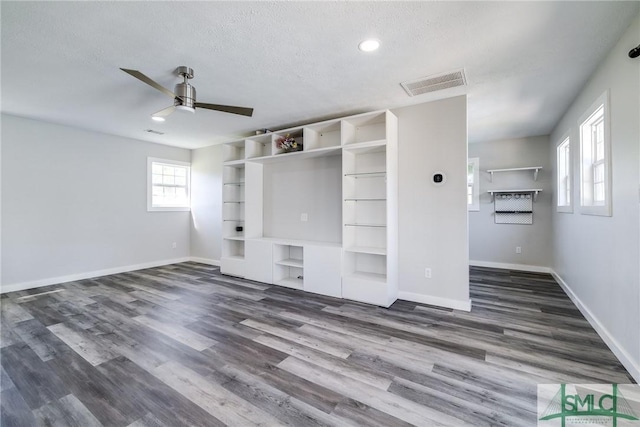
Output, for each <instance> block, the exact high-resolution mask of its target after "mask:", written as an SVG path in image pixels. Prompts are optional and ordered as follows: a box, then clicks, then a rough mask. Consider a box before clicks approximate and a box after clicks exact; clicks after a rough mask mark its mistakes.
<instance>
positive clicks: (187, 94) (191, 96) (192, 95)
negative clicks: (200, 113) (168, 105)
mask: <svg viewBox="0 0 640 427" xmlns="http://www.w3.org/2000/svg"><path fill="white" fill-rule="evenodd" d="M173 93H175V94H176V97H175V99H174V100H173V105H175V106H176V107H187V108H190V109H195V103H196V88H195V87H193V86H191V85H190V84H189V83H178V84H177V85H176V87H175V89H174V90H173Z"/></svg>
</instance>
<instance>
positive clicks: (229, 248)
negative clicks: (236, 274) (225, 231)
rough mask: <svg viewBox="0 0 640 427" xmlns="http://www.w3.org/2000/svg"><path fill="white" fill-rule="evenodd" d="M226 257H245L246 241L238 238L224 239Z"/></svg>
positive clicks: (223, 248)
mask: <svg viewBox="0 0 640 427" xmlns="http://www.w3.org/2000/svg"><path fill="white" fill-rule="evenodd" d="M222 243H223V247H222V250H223V252H224V255H223V257H224V258H235V259H244V241H242V240H237V239H227V238H223V239H222Z"/></svg>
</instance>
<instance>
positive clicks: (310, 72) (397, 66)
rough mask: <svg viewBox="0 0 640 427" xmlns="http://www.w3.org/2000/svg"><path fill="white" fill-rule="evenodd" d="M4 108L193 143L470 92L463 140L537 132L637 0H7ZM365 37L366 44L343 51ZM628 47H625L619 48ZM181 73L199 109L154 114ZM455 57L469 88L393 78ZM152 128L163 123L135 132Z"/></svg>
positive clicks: (545, 129) (444, 66) (547, 126)
mask: <svg viewBox="0 0 640 427" xmlns="http://www.w3.org/2000/svg"><path fill="white" fill-rule="evenodd" d="M0 7H1V19H2V33H1V35H2V46H1V47H2V50H1V61H2V80H1V82H2V88H1V89H2V92H1V103H2V107H1V108H2V112H4V113H7V114H13V115H18V116H24V117H29V118H34V119H38V120H44V121H48V122H53V123H60V124H64V125H69V126H75V127H78V128H85V129H90V130H95V131H99V132H105V133H110V134H115V135H122V136H126V137H130V138H136V139H141V140H147V141H152V142H159V143H163V144H170V145H176V146H182V147H187V148H197V147H202V146H206V145H211V144H213V143H219V142H222V141H224V140H229V139H232V138H235V137H236V136H240V135H249V134H251V133H253V131H254V130H256V129H260V128H271V129H274V128H282V127H284V126H287V125H292V124H297V123H304V122H309V121H316V120H318V119H323V118H329V117H339V116H342V115H345V114H350V113H355V112H362V111H368V110H373V109H381V108H388V107H396V106H403V105H410V104H415V103H421V102H425V101H429V100H433V99H439V98H443V97H450V96H455V95H459V94H464V93H466V94H468V97H469V98H468V99H469V112H468V121H469V140H470V142H477V141H486V140H493V139H503V138H514V137H522V136H530V135H542V134H548V133H549V132H550V131H551V130H552V127H553V126H554V125H555V124H556V122H557V121H558V120H559V118H560V115H561V114H562V113H563V112H564V111H565V109H566V108H567V107H568V105H569V104H570V102H571V101H572V100H573V98H574V97H575V96H576V94H577V93H578V91H579V90H580V88H581V87H582V86H583V85H584V83H585V82H586V79H587V78H588V76H589V75H590V74H591V73H592V72H593V70H594V69H595V67H596V66H597V64H598V63H599V62H600V61H601V60H602V59H603V58H604V56H605V55H606V53H607V51H608V49H609V48H610V47H611V46H613V44H614V43H615V42H616V41H617V40H618V38H619V37H620V36H621V34H622V32H623V31H624V30H625V29H626V27H627V26H628V25H629V23H630V22H631V20H632V19H633V17H634V16H635V15H636V14H637V13H638V10H639V8H638V2H612V1H606V2H6V1H3V2H2V3H1V6H0ZM366 37H375V38H378V39H379V40H381V47H380V49H379V50H378V51H377V52H375V53H372V54H365V53H362V52H360V51H359V50H358V49H357V45H358V42H360V41H361V40H362V39H364V38H366ZM631 47H633V46H630V48H631ZM179 65H187V66H189V67H192V68H193V69H194V70H195V78H194V79H193V80H192V81H191V83H192V84H193V85H194V86H195V87H196V88H197V94H198V101H199V102H209V103H218V104H231V105H239V106H247V107H254V108H255V112H254V116H253V117H252V118H247V117H241V116H235V115H232V114H224V113H219V112H214V111H207V110H198V111H196V113H195V114H189V113H185V112H176V113H174V114H173V115H172V116H170V117H169V118H168V119H167V121H166V122H165V123H161V124H158V123H155V122H152V121H151V120H150V114H151V113H153V112H155V111H158V110H160V109H162V108H164V107H166V106H169V105H171V103H172V100H171V99H170V98H169V97H167V96H166V95H163V94H162V93H160V92H157V91H155V90H154V89H152V88H150V87H148V86H146V85H144V84H143V83H141V82H139V81H137V80H135V79H134V78H132V77H131V76H129V75H127V74H125V73H124V72H122V71H120V70H119V68H120V67H123V68H131V69H136V70H140V71H142V72H143V73H145V74H147V75H148V76H149V77H151V78H153V79H155V80H157V81H158V82H159V83H161V84H162V85H164V86H165V87H167V88H169V89H173V86H174V85H175V83H177V82H178V80H179V79H178V77H176V76H175V75H174V74H172V73H173V71H174V70H175V68H176V67H177V66H179ZM459 68H464V70H465V73H466V76H467V80H468V86H467V87H464V88H453V89H447V90H444V91H441V92H436V93H432V94H425V95H420V96H416V97H413V98H410V97H408V96H407V94H406V93H405V92H404V90H403V89H402V87H401V86H400V84H399V83H400V82H403V81H407V80H415V79H417V78H420V77H424V76H429V75H432V74H437V73H441V72H447V71H453V70H456V69H459ZM145 129H156V130H159V131H162V132H165V135H161V136H158V135H153V134H148V133H145V132H144V130H145Z"/></svg>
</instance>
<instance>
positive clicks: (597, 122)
mask: <svg viewBox="0 0 640 427" xmlns="http://www.w3.org/2000/svg"><path fill="white" fill-rule="evenodd" d="M608 95H609V92H608V91H607V92H605V93H603V94H602V95H601V96H600V97H599V98H598V99H597V100H596V102H595V103H594V104H593V105H592V106H591V108H589V110H588V111H587V112H586V113H585V114H584V115H583V116H582V118H581V119H580V206H581V209H580V213H583V214H587V215H604V216H611V142H610V137H609V105H608V98H609V96H608Z"/></svg>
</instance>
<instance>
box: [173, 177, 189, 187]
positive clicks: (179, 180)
mask: <svg viewBox="0 0 640 427" xmlns="http://www.w3.org/2000/svg"><path fill="white" fill-rule="evenodd" d="M175 184H176V185H187V177H186V176H176V179H175Z"/></svg>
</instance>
